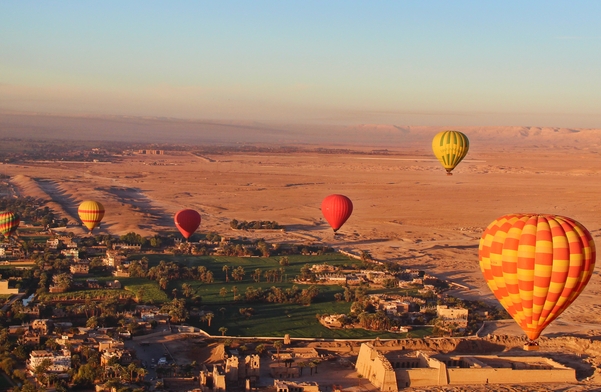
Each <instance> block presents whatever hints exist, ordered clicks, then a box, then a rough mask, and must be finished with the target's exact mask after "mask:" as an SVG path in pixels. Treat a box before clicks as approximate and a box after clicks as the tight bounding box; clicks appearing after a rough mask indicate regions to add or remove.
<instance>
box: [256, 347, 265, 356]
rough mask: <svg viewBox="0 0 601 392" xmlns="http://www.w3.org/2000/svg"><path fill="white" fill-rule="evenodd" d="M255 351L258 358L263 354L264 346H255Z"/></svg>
mask: <svg viewBox="0 0 601 392" xmlns="http://www.w3.org/2000/svg"><path fill="white" fill-rule="evenodd" d="M255 351H256V352H257V354H259V356H260V355H261V354H263V353H264V352H265V345H264V344H259V345H257V347H255Z"/></svg>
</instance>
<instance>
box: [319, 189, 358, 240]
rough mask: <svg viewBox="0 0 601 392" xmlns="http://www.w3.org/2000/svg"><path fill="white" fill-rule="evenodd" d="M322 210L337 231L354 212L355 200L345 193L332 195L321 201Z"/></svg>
mask: <svg viewBox="0 0 601 392" xmlns="http://www.w3.org/2000/svg"><path fill="white" fill-rule="evenodd" d="M321 212H322V213H323V216H324V218H326V220H327V221H328V223H329V224H330V226H332V229H334V233H335V232H337V231H338V229H340V227H341V226H342V225H343V224H344V222H346V220H347V219H348V218H349V217H350V216H351V214H352V213H353V202H351V199H349V198H348V197H346V196H344V195H330V196H328V197H326V198H325V199H323V201H322V202H321Z"/></svg>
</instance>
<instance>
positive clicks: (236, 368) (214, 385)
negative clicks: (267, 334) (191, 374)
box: [199, 354, 261, 392]
mask: <svg viewBox="0 0 601 392" xmlns="http://www.w3.org/2000/svg"><path fill="white" fill-rule="evenodd" d="M260 370H261V360H260V358H259V356H258V355H256V354H254V355H247V356H245V357H244V358H242V357H241V356H239V355H237V354H235V355H226V356H225V358H224V361H223V362H222V363H218V364H213V365H207V364H203V365H202V370H201V371H200V376H199V380H200V390H201V391H202V392H205V391H211V392H226V391H230V390H232V389H239V388H243V389H246V390H250V389H251V388H255V387H256V386H257V385H258V382H259V376H260Z"/></svg>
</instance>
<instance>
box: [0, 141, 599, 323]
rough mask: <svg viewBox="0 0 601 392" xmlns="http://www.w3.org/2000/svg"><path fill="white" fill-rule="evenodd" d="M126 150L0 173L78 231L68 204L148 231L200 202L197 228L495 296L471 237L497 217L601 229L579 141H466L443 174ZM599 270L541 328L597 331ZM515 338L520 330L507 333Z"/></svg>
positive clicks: (392, 162)
mask: <svg viewBox="0 0 601 392" xmlns="http://www.w3.org/2000/svg"><path fill="white" fill-rule="evenodd" d="M208 158H210V159H204V158H201V157H197V156H194V155H192V154H189V155H164V156H149V155H135V156H130V157H123V158H119V160H118V162H116V163H112V164H109V163H63V162H60V163H59V162H56V163H33V162H32V163H27V164H20V165H13V164H4V165H1V166H0V173H2V174H7V175H10V176H11V177H12V179H11V182H12V183H13V184H14V185H15V186H16V187H17V189H18V191H19V193H20V194H22V195H29V196H34V197H40V198H43V199H45V200H48V206H49V207H50V208H52V209H53V210H55V211H56V212H57V213H59V214H60V215H61V216H67V217H68V218H69V220H70V221H71V222H72V224H71V225H70V226H69V228H68V229H69V230H71V231H74V232H77V233H80V234H81V233H84V230H83V229H82V227H81V226H79V224H78V223H77V222H78V219H77V205H78V204H79V203H80V202H81V201H83V200H86V199H94V200H98V201H101V202H102V203H103V204H104V206H105V208H106V214H105V217H104V220H103V223H102V226H101V228H100V229H99V230H98V233H111V234H125V233H127V232H129V231H135V232H138V233H140V234H144V235H150V234H153V233H155V232H157V231H161V230H174V227H173V218H172V217H173V214H174V213H175V212H176V211H178V210H179V209H182V208H192V209H196V210H198V211H199V212H200V213H201V215H202V225H201V229H200V230H201V231H205V232H206V231H209V230H215V231H217V232H219V233H221V234H222V235H225V236H228V235H231V236H238V235H240V232H233V231H232V230H230V228H229V222H230V221H231V220H232V219H237V220H255V219H257V220H275V221H277V222H279V223H280V224H282V225H285V226H286V227H287V229H288V232H287V233H274V232H269V233H265V232H263V233H260V232H256V233H250V232H249V233H244V235H245V236H247V237H253V236H254V237H264V238H265V239H266V240H268V241H272V242H278V241H293V240H295V241H299V242H303V241H313V242H317V243H325V244H329V245H332V246H334V247H337V248H344V249H350V250H355V251H361V250H365V251H368V252H370V253H371V254H372V255H373V256H374V257H375V258H376V259H379V260H387V261H395V262H398V263H401V264H402V265H404V266H407V267H416V268H423V269H427V270H428V271H429V272H431V273H434V274H436V275H439V276H442V277H445V278H448V279H451V280H453V281H456V282H458V283H461V284H463V285H465V286H467V287H468V288H469V290H461V291H458V292H456V293H455V294H457V295H458V296H462V297H465V298H470V299H476V298H477V299H484V300H487V301H495V299H494V297H493V296H492V294H490V291H489V289H488V287H487V286H486V284H485V282H484V280H483V278H482V276H481V273H480V271H479V266H478V257H477V252H478V240H479V237H480V234H481V232H482V230H483V229H484V228H485V227H486V226H487V225H488V224H489V223H490V222H491V221H492V220H494V219H496V218H497V217H499V216H501V215H503V214H506V213H512V212H538V213H556V214H561V215H566V216H570V217H572V218H574V219H576V220H578V221H580V222H581V223H582V224H584V225H585V226H586V227H587V228H588V229H589V230H590V231H591V232H592V233H593V235H594V236H595V238H596V239H597V242H598V243H601V242H599V241H598V240H599V235H600V234H601V199H600V198H599V195H601V181H599V180H600V179H601V156H600V155H599V153H597V152H596V151H594V150H589V149H587V148H574V147H569V148H560V147H554V148H548V149H542V148H537V147H536V146H534V147H529V148H527V149H526V148H522V149H520V150H516V149H515V148H511V147H507V146H505V147H499V148H496V147H494V146H489V147H486V148H485V147H482V146H480V147H474V148H472V151H470V155H469V156H468V158H467V159H466V161H464V162H463V163H462V164H461V165H460V166H459V167H458V168H457V169H456V170H455V172H454V173H455V174H454V175H453V176H446V175H445V174H444V171H443V170H442V169H441V167H440V166H439V164H438V162H436V161H435V160H434V159H433V158H432V157H431V156H430V153H429V151H426V152H424V151H419V150H416V149H414V148H408V149H407V150H406V151H403V150H399V151H398V152H397V153H396V154H391V155H386V156H374V155H359V154H315V153H294V154H267V153H266V154H225V155H214V156H208ZM331 193H342V194H345V195H347V196H349V197H350V198H351V200H352V201H353V203H354V212H353V215H352V216H351V218H350V219H349V220H348V222H347V223H346V224H345V225H344V226H343V228H342V229H341V230H340V231H339V233H340V234H339V235H337V236H336V237H334V235H333V233H332V231H331V230H330V229H329V227H328V226H327V223H326V222H325V221H324V219H323V218H322V216H321V211H320V204H321V201H322V199H323V198H324V197H325V196H327V195H328V194H331ZM600 293H601V278H600V276H599V272H598V269H597V270H596V271H595V273H594V276H593V277H592V279H591V282H590V284H589V286H588V287H587V288H586V289H585V291H584V292H583V294H582V295H581V296H580V298H579V299H578V300H577V301H576V302H575V303H573V304H572V306H571V307H570V308H569V309H568V310H567V311H566V312H565V313H564V314H563V315H562V316H561V317H560V318H559V319H558V321H557V322H556V323H555V324H554V325H552V327H550V328H549V329H548V330H547V331H546V333H562V332H567V333H575V334H586V333H588V332H589V331H591V330H600V329H601V327H599V326H601V312H599V310H600V309H601V302H600V301H599V300H598V298H599V294H600ZM511 332H512V333H514V332H515V333H517V334H519V333H520V332H519V330H518V329H516V330H515V331H511Z"/></svg>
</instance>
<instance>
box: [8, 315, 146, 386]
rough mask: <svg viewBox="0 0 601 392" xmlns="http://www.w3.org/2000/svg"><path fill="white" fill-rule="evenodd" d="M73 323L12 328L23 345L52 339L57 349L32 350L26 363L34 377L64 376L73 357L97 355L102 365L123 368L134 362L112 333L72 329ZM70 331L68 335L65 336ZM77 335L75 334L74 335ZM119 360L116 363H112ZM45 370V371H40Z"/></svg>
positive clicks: (47, 322) (38, 323)
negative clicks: (47, 374) (112, 364)
mask: <svg viewBox="0 0 601 392" xmlns="http://www.w3.org/2000/svg"><path fill="white" fill-rule="evenodd" d="M71 327H72V325H71V323H58V322H54V321H52V320H50V319H36V320H33V321H32V322H31V323H29V324H22V325H14V326H10V327H9V334H11V335H13V336H17V337H18V341H19V343H20V344H23V345H31V346H39V345H40V341H41V338H42V337H43V338H53V339H54V341H55V342H56V344H57V345H58V348H57V349H55V350H49V349H48V350H33V351H32V352H31V354H30V356H29V359H28V360H27V362H26V366H27V370H28V371H29V373H30V374H31V375H32V376H37V375H39V374H40V373H41V372H42V371H43V372H44V373H56V374H63V373H66V372H67V371H68V370H69V369H71V358H72V356H73V355H74V354H81V353H82V352H83V351H84V350H87V351H88V353H89V352H90V351H91V350H92V351H97V352H98V353H99V354H100V362H101V365H103V366H104V365H106V364H108V363H109V362H111V361H116V362H118V363H120V364H121V365H124V366H125V365H128V364H129V363H131V362H132V360H133V358H134V355H133V353H132V352H130V351H129V350H127V349H125V346H124V344H123V341H122V340H120V339H115V338H114V337H112V336H109V335H108V334H107V333H108V332H109V331H110V329H100V330H92V329H88V328H80V329H73V328H71ZM66 330H68V331H69V332H64V331H66ZM74 331H75V332H74ZM113 358H116V359H113ZM40 367H43V369H40Z"/></svg>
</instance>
